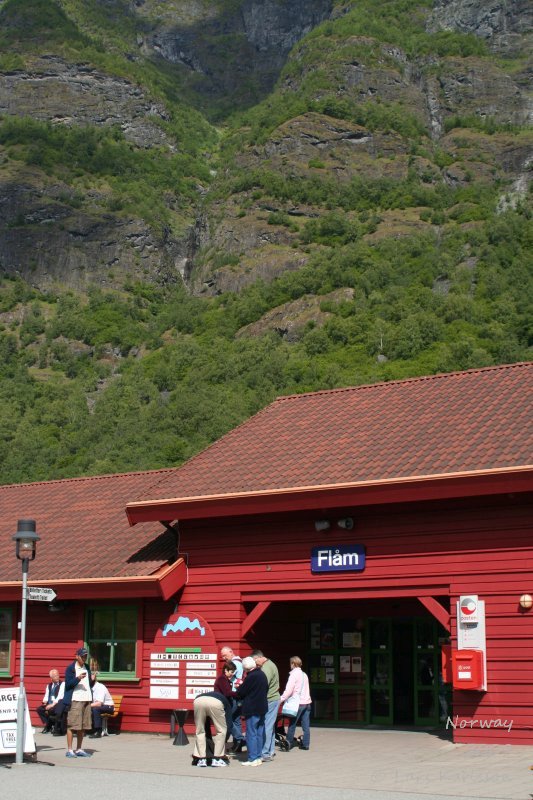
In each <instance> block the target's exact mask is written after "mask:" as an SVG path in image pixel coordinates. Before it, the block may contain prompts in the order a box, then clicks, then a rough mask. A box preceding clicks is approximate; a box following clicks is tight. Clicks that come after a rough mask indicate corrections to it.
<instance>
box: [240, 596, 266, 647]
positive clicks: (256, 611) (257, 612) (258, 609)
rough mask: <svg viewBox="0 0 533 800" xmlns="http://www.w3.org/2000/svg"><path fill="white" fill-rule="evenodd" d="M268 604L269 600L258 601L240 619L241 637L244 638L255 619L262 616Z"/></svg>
mask: <svg viewBox="0 0 533 800" xmlns="http://www.w3.org/2000/svg"><path fill="white" fill-rule="evenodd" d="M269 606H270V601H266V600H263V601H261V602H259V603H258V604H257V605H256V606H255V607H254V608H253V609H252V611H250V613H249V614H248V616H247V617H246V618H245V619H244V620H243V621H242V623H241V637H242V638H243V639H244V637H245V636H246V634H247V633H248V631H249V630H250V628H251V627H252V626H253V625H255V623H256V622H257V620H258V619H259V618H260V617H262V616H263V614H264V613H265V611H266V610H267V608H268V607H269Z"/></svg>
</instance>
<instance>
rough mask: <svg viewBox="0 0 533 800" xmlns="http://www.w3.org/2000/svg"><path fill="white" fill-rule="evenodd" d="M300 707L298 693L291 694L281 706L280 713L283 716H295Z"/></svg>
mask: <svg viewBox="0 0 533 800" xmlns="http://www.w3.org/2000/svg"><path fill="white" fill-rule="evenodd" d="M299 708H300V695H299V694H291V696H290V697H287V699H286V700H285V702H284V703H283V706H282V707H281V713H282V714H283V716H284V717H297V716H298V709H299Z"/></svg>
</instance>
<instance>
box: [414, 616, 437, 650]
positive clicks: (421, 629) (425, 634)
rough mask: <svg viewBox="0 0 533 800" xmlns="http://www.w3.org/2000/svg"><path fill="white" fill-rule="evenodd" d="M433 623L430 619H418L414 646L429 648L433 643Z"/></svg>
mask: <svg viewBox="0 0 533 800" xmlns="http://www.w3.org/2000/svg"><path fill="white" fill-rule="evenodd" d="M434 631H435V628H434V625H433V622H432V621H426V620H418V622H417V626H416V646H417V647H418V648H419V649H420V650H423V649H426V650H431V649H432V648H433V643H434Z"/></svg>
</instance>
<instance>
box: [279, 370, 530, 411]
mask: <svg viewBox="0 0 533 800" xmlns="http://www.w3.org/2000/svg"><path fill="white" fill-rule="evenodd" d="M532 366H533V361H517V362H515V363H513V364H493V365H491V366H489V367H473V368H472V369H461V370H455V371H454V372H437V373H435V374H434V375H418V376H415V377H413V378H398V379H397V380H393V381H377V382H376V383H361V384H357V385H355V386H340V387H338V388H336V389H319V390H318V391H315V392H302V393H301V394H286V395H280V396H279V397H276V399H275V400H274V403H279V402H282V401H285V400H297V399H299V398H301V397H310V396H311V397H316V396H317V395H323V394H340V393H342V392H356V391H361V390H363V389H378V388H382V387H384V386H397V385H398V384H410V383H419V382H422V381H432V380H440V379H442V378H452V377H456V376H458V375H471V374H473V373H480V372H495V371H497V370H505V369H515V368H516V367H532Z"/></svg>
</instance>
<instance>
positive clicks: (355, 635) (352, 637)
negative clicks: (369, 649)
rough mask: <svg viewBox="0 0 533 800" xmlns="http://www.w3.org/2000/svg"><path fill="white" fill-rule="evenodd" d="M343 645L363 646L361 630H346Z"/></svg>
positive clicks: (347, 646) (348, 646)
mask: <svg viewBox="0 0 533 800" xmlns="http://www.w3.org/2000/svg"><path fill="white" fill-rule="evenodd" d="M342 646H343V647H345V648H350V647H354V648H357V647H361V634H360V633H359V631H344V633H343V634H342Z"/></svg>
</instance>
